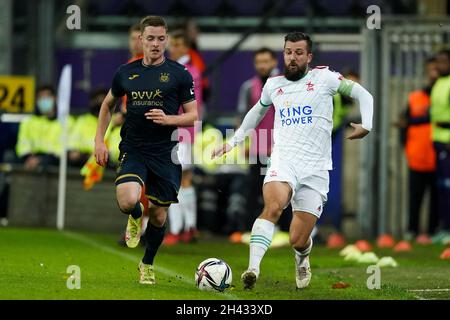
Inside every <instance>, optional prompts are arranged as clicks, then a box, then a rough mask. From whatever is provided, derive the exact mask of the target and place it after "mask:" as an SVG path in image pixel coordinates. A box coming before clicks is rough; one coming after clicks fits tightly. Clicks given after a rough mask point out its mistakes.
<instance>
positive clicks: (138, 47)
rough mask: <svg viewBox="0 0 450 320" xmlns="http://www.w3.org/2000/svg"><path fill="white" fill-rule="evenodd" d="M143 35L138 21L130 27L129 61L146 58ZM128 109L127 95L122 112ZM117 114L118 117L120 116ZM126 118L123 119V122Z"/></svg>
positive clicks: (123, 100) (124, 98)
mask: <svg viewBox="0 0 450 320" xmlns="http://www.w3.org/2000/svg"><path fill="white" fill-rule="evenodd" d="M140 36H141V27H140V25H139V23H136V24H134V25H132V26H131V27H130V29H129V30H128V51H129V52H130V58H129V59H128V61H127V63H130V62H133V61H136V60H139V59H142V58H144V52H143V51H142V50H143V49H142V41H140V39H139V37H140ZM126 110H127V96H124V97H123V98H122V110H121V111H122V112H123V113H125V112H126ZM120 116H121V115H120V114H117V117H120ZM123 120H124V119H122V122H123Z"/></svg>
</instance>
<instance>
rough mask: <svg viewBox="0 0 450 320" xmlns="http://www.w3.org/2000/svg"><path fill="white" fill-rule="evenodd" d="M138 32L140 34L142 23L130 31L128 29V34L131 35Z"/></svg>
mask: <svg viewBox="0 0 450 320" xmlns="http://www.w3.org/2000/svg"><path fill="white" fill-rule="evenodd" d="M136 31H139V32H140V31H141V24H140V23H135V24H133V25H132V26H131V27H130V29H128V34H131V33H133V32H136Z"/></svg>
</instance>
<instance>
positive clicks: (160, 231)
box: [139, 204, 167, 284]
mask: <svg viewBox="0 0 450 320" xmlns="http://www.w3.org/2000/svg"><path fill="white" fill-rule="evenodd" d="M166 219H167V208H165V207H159V206H156V205H154V204H151V205H150V207H149V220H148V224H147V229H146V230H145V235H144V236H145V254H144V257H143V258H142V261H141V262H140V263H139V274H140V279H139V282H140V283H142V284H155V283H156V280H155V271H154V268H153V260H154V258H155V255H156V253H157V252H158V249H159V247H160V246H161V243H162V242H163V239H164V233H165V230H166Z"/></svg>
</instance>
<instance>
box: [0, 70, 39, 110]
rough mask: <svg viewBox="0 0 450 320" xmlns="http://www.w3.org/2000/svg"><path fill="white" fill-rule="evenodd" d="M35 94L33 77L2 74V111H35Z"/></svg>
mask: <svg viewBox="0 0 450 320" xmlns="http://www.w3.org/2000/svg"><path fill="white" fill-rule="evenodd" d="M34 94H35V92H34V78H33V77H26V76H0V112H10V113H31V112H33V111H34Z"/></svg>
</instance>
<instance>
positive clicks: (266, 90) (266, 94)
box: [259, 80, 273, 107]
mask: <svg viewBox="0 0 450 320" xmlns="http://www.w3.org/2000/svg"><path fill="white" fill-rule="evenodd" d="M259 102H260V103H261V105H262V106H263V107H269V106H270V105H272V103H273V102H272V98H271V97H270V81H269V80H267V81H266V84H265V85H264V87H263V89H262V92H261V98H260V99H259Z"/></svg>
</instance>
